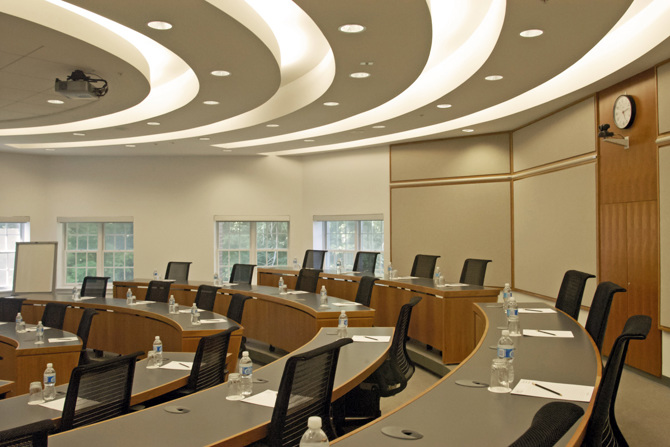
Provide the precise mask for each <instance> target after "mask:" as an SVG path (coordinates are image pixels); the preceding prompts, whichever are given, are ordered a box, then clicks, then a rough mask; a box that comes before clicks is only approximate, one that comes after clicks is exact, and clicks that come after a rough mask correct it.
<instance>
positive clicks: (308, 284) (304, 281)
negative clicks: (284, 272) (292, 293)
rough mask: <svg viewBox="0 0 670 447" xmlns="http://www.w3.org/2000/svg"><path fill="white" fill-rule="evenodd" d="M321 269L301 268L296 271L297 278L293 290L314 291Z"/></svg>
mask: <svg viewBox="0 0 670 447" xmlns="http://www.w3.org/2000/svg"><path fill="white" fill-rule="evenodd" d="M322 271H323V270H315V269H301V270H300V273H298V280H297V281H296V282H295V290H302V291H304V292H311V293H316V286H317V283H318V282H319V274H320V273H321V272H322Z"/></svg>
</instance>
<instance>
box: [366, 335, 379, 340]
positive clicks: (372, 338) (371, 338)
mask: <svg viewBox="0 0 670 447" xmlns="http://www.w3.org/2000/svg"><path fill="white" fill-rule="evenodd" d="M365 338H369V339H370V340H374V341H377V339H376V338H375V337H370V336H367V335H366V336H365Z"/></svg>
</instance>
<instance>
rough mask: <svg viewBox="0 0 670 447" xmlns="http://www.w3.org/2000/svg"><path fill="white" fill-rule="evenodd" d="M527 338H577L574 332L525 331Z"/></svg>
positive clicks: (550, 330)
mask: <svg viewBox="0 0 670 447" xmlns="http://www.w3.org/2000/svg"><path fill="white" fill-rule="evenodd" d="M523 335H525V336H526V337H549V338H575V335H574V334H573V333H572V331H555V330H553V329H524V330H523Z"/></svg>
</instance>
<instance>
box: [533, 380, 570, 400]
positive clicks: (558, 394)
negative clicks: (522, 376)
mask: <svg viewBox="0 0 670 447" xmlns="http://www.w3.org/2000/svg"><path fill="white" fill-rule="evenodd" d="M532 384H533V385H535V386H536V387H538V388H542V389H543V390H545V391H549V392H550V393H554V394H556V395H557V396H561V397H562V396H563V395H562V394H561V393H559V392H558V391H554V390H551V389H549V388H547V387H546V386H542V385H538V384H537V383H535V382H532Z"/></svg>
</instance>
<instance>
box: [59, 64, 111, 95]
mask: <svg viewBox="0 0 670 447" xmlns="http://www.w3.org/2000/svg"><path fill="white" fill-rule="evenodd" d="M97 82H102V83H103V86H102V87H95V86H94V85H93V84H94V83H97ZM54 89H55V91H56V93H60V94H61V95H63V96H65V97H66V98H70V99H97V98H99V97H101V96H105V95H106V94H107V90H108V89H107V81H105V80H104V79H100V78H98V79H94V78H91V77H90V76H87V75H86V74H85V73H84V72H83V71H81V70H75V71H73V72H72V74H71V75H70V76H68V77H67V80H65V81H61V80H60V79H58V78H56V83H55V87H54Z"/></svg>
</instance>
